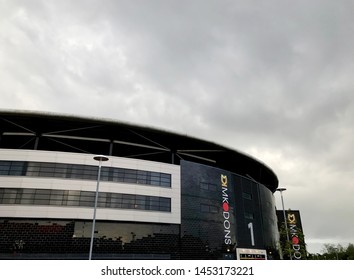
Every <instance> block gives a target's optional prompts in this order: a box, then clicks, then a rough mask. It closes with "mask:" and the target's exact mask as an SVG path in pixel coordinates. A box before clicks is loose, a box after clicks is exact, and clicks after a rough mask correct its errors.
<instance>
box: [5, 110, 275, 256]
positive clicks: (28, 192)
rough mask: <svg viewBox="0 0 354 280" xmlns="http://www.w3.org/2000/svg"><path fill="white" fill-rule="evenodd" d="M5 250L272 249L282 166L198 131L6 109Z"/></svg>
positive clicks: (190, 252)
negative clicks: (192, 134) (190, 133)
mask: <svg viewBox="0 0 354 280" xmlns="http://www.w3.org/2000/svg"><path fill="white" fill-rule="evenodd" d="M0 137H1V138H0V258H1V259H87V258H88V256H89V249H90V240H91V236H92V235H91V232H92V224H93V212H94V211H93V209H94V202H95V195H96V186H97V181H98V175H99V174H98V173H99V172H98V170H99V168H98V166H99V162H98V161H96V160H94V156H95V155H105V156H107V157H108V158H109V160H108V161H105V162H102V168H101V169H100V170H101V172H100V178H99V192H98V204H97V212H96V223H95V227H94V242H93V250H92V254H93V255H92V258H93V259H249V258H256V259H258V258H259V259H265V258H268V259H270V258H277V256H278V250H277V246H278V245H277V244H279V233H278V228H277V216H276V208H275V199H274V196H273V193H274V192H275V190H276V189H277V187H278V179H277V176H276V175H275V173H274V172H273V171H272V170H271V169H270V168H269V167H267V166H266V165H265V164H264V163H262V162H260V161H258V160H257V159H255V158H252V157H250V156H248V155H246V154H244V153H241V152H239V151H236V150H234V149H230V148H227V147H224V146H222V145H219V144H216V143H213V142H209V141H206V140H202V139H197V138H194V137H190V136H186V135H181V134H177V133H173V132H169V131H165V130H160V129H156V128H152V127H147V126H139V125H135V124H130V123H125V122H117V121H113V120H106V119H96V118H84V117H78V116H71V115H58V114H49V113H42V112H29V111H1V112H0Z"/></svg>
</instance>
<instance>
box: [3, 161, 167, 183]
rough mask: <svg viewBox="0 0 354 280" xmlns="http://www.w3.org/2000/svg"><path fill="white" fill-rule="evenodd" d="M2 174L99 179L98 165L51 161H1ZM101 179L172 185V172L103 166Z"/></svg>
mask: <svg viewBox="0 0 354 280" xmlns="http://www.w3.org/2000/svg"><path fill="white" fill-rule="evenodd" d="M1 175H7V176H33V177H49V178H51V177H54V178H70V179H81V180H97V175H98V167H97V166H93V165H82V164H66V163H51V162H27V161H0V176H1ZM100 179H101V180H102V181H110V182H125V183H131V184H143V185H152V186H159V187H166V188H170V187H171V174H166V173H159V172H152V171H145V170H135V169H127V168H116V167H102V169H101V178H100Z"/></svg>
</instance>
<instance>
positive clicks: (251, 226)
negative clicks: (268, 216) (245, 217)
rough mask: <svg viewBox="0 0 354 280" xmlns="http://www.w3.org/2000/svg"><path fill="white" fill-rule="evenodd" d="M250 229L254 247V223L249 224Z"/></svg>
mask: <svg viewBox="0 0 354 280" xmlns="http://www.w3.org/2000/svg"><path fill="white" fill-rule="evenodd" d="M248 229H249V230H250V235H251V244H252V246H254V234H253V223H248Z"/></svg>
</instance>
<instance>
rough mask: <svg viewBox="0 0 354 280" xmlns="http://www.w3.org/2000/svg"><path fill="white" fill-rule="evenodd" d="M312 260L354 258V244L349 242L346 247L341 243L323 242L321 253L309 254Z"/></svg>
mask: <svg viewBox="0 0 354 280" xmlns="http://www.w3.org/2000/svg"><path fill="white" fill-rule="evenodd" d="M309 258H310V259H312V260H354V245H353V244H352V243H349V244H348V246H347V247H343V245H341V244H337V245H335V244H324V245H323V249H322V254H311V255H309Z"/></svg>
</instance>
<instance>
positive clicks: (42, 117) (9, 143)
mask: <svg viewBox="0 0 354 280" xmlns="http://www.w3.org/2000/svg"><path fill="white" fill-rule="evenodd" d="M0 136H1V138H0V148H2V149H38V150H49V151H63V152H78V153H89V154H104V155H112V156H117V157H128V158H136V159H143V160H150V161H158V162H164V163H173V164H179V163H180V161H181V160H190V161H193V162H198V163H202V164H206V165H210V166H214V167H218V168H221V169H225V170H229V171H231V172H234V173H237V174H240V175H242V176H246V177H249V178H252V179H253V180H255V181H257V182H259V183H261V184H264V185H265V186H267V187H268V188H269V189H270V190H271V191H273V192H274V191H275V190H276V188H277V187H278V178H277V176H276V175H275V173H274V172H273V171H272V170H271V169H270V168H269V167H267V166H266V165H265V164H263V163H262V162H260V161H258V160H256V159H255V158H252V157H250V156H248V155H246V154H243V153H241V152H239V151H236V150H233V149H230V148H227V147H224V146H221V145H219V144H216V143H213V142H209V141H206V140H201V139H197V138H194V137H190V136H186V135H181V134H177V133H173V132H168V131H165V130H161V129H156V128H152V127H147V126H139V125H135V124H130V123H126V122H118V121H114V120H106V119H96V118H85V117H78V116H72V115H61V114H52V113H43V112H32V111H17V110H14V111H0Z"/></svg>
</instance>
